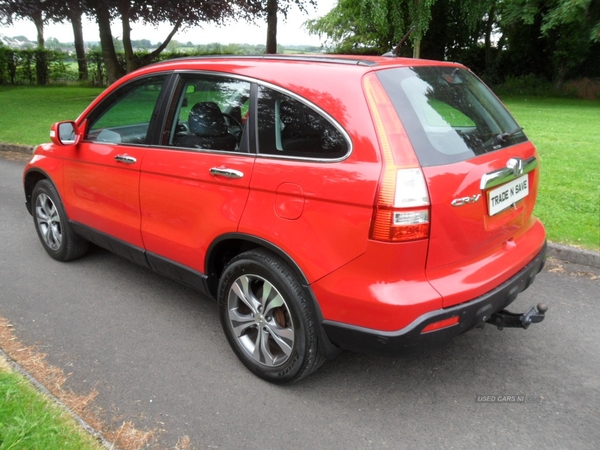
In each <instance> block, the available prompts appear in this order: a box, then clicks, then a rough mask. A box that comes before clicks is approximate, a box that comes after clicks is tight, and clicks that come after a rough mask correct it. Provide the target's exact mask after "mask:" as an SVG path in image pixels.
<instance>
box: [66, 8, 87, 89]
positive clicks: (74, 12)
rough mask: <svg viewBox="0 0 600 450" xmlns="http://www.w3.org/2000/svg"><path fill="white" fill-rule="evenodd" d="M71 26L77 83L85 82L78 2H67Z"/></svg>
mask: <svg viewBox="0 0 600 450" xmlns="http://www.w3.org/2000/svg"><path fill="white" fill-rule="evenodd" d="M69 9H70V16H71V24H72V25H73V37H74V39H75V42H74V43H75V54H76V55H77V67H78V69H79V70H78V71H79V81H86V80H87V79H88V77H89V74H88V66H87V59H86V57H85V43H84V41H83V27H82V25H81V8H80V7H79V1H74V2H73V1H71V2H69Z"/></svg>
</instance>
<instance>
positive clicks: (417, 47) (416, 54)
mask: <svg viewBox="0 0 600 450" xmlns="http://www.w3.org/2000/svg"><path fill="white" fill-rule="evenodd" d="M420 57H421V38H419V39H416V40H415V45H414V47H413V58H415V59H418V58H420Z"/></svg>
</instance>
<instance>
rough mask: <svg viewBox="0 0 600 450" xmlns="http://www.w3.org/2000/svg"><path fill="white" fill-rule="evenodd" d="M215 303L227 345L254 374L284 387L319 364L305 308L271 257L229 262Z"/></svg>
mask: <svg viewBox="0 0 600 450" xmlns="http://www.w3.org/2000/svg"><path fill="white" fill-rule="evenodd" d="M218 299H219V314H220V318H221V325H222V327H223V331H224V332H225V335H226V336H227V340H228V341H229V344H230V345H231V348H232V349H233V351H234V352H235V353H236V355H237V356H238V358H239V359H240V360H241V361H242V363H244V365H245V366H246V367H247V368H248V369H250V370H251V371H252V372H253V373H254V374H256V375H258V376H259V377H261V378H263V379H264V380H267V381H271V382H275V383H290V382H294V381H298V380H300V379H302V378H304V377H305V376H307V375H308V374H310V373H311V372H313V371H314V370H316V369H317V368H318V367H319V366H320V365H321V364H322V363H323V361H324V358H323V357H322V355H321V353H320V351H319V348H318V338H317V327H318V324H317V321H316V320H315V317H314V313H313V311H312V308H311V305H310V304H309V302H308V300H307V299H306V296H305V294H304V290H303V289H302V286H301V285H300V283H299V282H298V281H297V279H296V277H295V276H294V275H293V274H292V272H291V270H290V269H289V268H288V267H287V266H286V265H285V263H283V262H282V261H281V260H280V259H279V258H277V257H276V256H275V255H273V254H271V253H270V252H267V251H265V250H251V251H248V252H245V253H242V254H241V255H238V256H237V257H235V258H234V259H232V260H231V262H230V263H229V264H228V265H227V267H226V268H225V270H224V272H223V275H222V276H221V280H220V282H219V291H218Z"/></svg>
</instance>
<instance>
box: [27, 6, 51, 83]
mask: <svg viewBox="0 0 600 450" xmlns="http://www.w3.org/2000/svg"><path fill="white" fill-rule="evenodd" d="M31 18H32V19H33V23H34V24H35V28H36V30H37V52H36V54H35V73H36V78H37V84H38V86H45V85H46V84H48V58H47V55H46V49H45V42H44V19H43V17H42V12H41V11H36V12H35V13H34V14H32V16H31Z"/></svg>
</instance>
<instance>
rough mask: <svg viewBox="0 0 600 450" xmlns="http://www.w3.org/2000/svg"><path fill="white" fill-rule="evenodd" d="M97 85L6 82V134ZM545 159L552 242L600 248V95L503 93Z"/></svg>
mask: <svg viewBox="0 0 600 450" xmlns="http://www.w3.org/2000/svg"><path fill="white" fill-rule="evenodd" d="M101 91H102V90H101V89H98V88H80V87H48V88H29V87H22V88H12V87H6V86H5V87H0V105H1V108H0V142H3V143H12V144H26V145H36V144H38V143H40V142H47V141H48V140H49V138H48V132H49V130H50V125H51V124H52V123H54V122H56V121H59V120H67V119H75V118H76V117H77V116H79V114H80V113H81V112H82V111H83V109H84V108H85V107H86V106H87V105H88V104H89V103H90V102H91V101H92V100H93V99H94V98H95V97H96V96H97V95H98V94H99V93H100V92H101ZM503 100H504V102H505V104H506V105H507V106H508V108H509V109H510V110H511V112H512V113H513V115H514V116H515V118H516V119H517V121H518V122H519V123H520V124H521V125H522V126H524V127H525V132H526V134H527V136H528V137H529V138H530V139H531V140H532V141H533V143H534V144H535V145H536V146H537V148H538V151H539V153H540V157H541V161H542V175H541V184H540V191H539V197H538V203H537V206H536V214H537V215H538V217H540V219H541V220H542V221H543V222H544V225H545V226H546V229H547V231H548V239H549V240H551V241H553V242H558V243H563V244H568V245H575V246H580V247H583V248H587V249H591V250H596V251H599V250H600V187H599V186H600V176H599V174H598V172H599V171H600V101H589V100H576V99H564V98H541V97H531V98H529V97H528V98H526V97H504V98H503Z"/></svg>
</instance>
